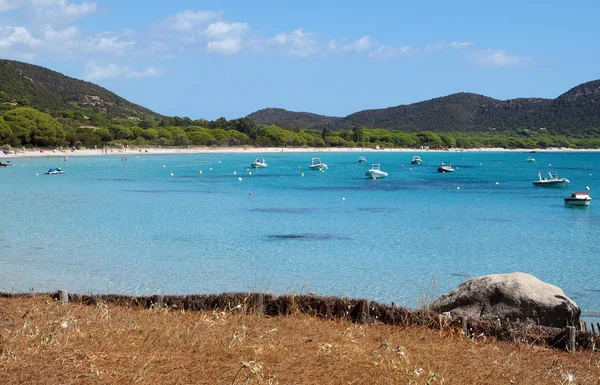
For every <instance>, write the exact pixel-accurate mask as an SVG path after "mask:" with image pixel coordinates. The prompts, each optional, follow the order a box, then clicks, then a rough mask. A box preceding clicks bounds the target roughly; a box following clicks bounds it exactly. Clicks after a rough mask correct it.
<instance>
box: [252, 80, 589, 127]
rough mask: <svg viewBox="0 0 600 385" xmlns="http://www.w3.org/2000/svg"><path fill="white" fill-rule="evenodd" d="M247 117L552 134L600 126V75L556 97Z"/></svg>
mask: <svg viewBox="0 0 600 385" xmlns="http://www.w3.org/2000/svg"><path fill="white" fill-rule="evenodd" d="M248 118H250V119H252V120H254V121H255V122H256V123H259V124H276V125H278V126H281V127H299V128H313V129H323V128H325V127H328V128H330V129H332V130H339V129H350V128H352V127H354V126H355V125H361V126H364V127H366V128H386V129H391V130H401V131H405V132H419V131H425V130H430V131H435V132H449V131H488V130H492V129H497V130H504V129H518V128H536V129H537V128H541V127H544V128H547V129H550V130H552V131H553V132H555V133H569V132H581V131H584V130H586V129H589V128H593V127H600V80H595V81H591V82H588V83H584V84H581V85H579V86H577V87H575V88H572V89H571V90H569V91H567V92H566V93H564V94H562V95H560V96H559V97H558V98H556V99H541V98H519V99H510V100H497V99H493V98H490V97H487V96H483V95H477V94H471V93H457V94H452V95H448V96H444V97H440V98H435V99H431V100H427V101H423V102H419V103H414V104H408V105H401V106H397V107H389V108H382V109H374V110H364V111H359V112H356V113H354V114H351V115H348V116H346V117H343V118H338V117H329V116H323V115H316V114H311V113H307V112H292V111H287V110H284V109H279V108H267V109H264V110H259V111H256V112H254V113H252V114H250V115H248Z"/></svg>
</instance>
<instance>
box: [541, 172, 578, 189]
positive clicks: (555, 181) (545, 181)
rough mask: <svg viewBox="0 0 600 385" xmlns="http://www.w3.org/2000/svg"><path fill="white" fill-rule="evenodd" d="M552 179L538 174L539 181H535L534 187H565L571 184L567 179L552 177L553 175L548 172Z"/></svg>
mask: <svg viewBox="0 0 600 385" xmlns="http://www.w3.org/2000/svg"><path fill="white" fill-rule="evenodd" d="M548 175H549V176H550V178H542V173H541V172H538V178H539V179H538V180H534V181H533V185H534V186H542V187H563V186H565V185H567V184H569V183H571V182H570V181H569V180H568V179H567V178H559V177H558V175H552V173H550V172H548Z"/></svg>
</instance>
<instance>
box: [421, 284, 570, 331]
mask: <svg viewBox="0 0 600 385" xmlns="http://www.w3.org/2000/svg"><path fill="white" fill-rule="evenodd" d="M431 307H432V309H433V310H434V311H436V312H440V313H443V312H450V313H451V314H452V316H454V317H467V318H471V319H476V320H482V319H492V320H496V319H498V318H500V319H502V320H504V319H506V318H508V319H510V320H511V321H514V320H516V319H517V318H519V319H520V320H525V319H526V318H530V319H532V320H536V319H539V321H540V325H543V326H555V327H564V326H565V325H566V324H567V322H568V323H569V324H570V325H573V324H576V323H578V322H579V316H580V315H581V310H580V309H579V307H578V306H577V304H576V303H575V302H573V300H571V299H570V298H569V297H567V296H566V295H565V293H564V292H563V291H562V289H560V288H559V287H557V286H554V285H551V284H548V283H545V282H543V281H541V280H539V279H537V278H536V277H534V276H533V275H531V274H526V273H520V272H515V273H509V274H493V275H485V276H482V277H476V278H473V279H471V280H469V281H465V282H463V283H461V284H460V285H459V286H458V287H457V288H456V289H454V290H452V291H450V292H448V293H446V294H444V295H442V296H441V297H440V298H438V299H437V300H435V301H434V302H433V304H432V305H431Z"/></svg>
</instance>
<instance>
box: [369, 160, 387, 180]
mask: <svg viewBox="0 0 600 385" xmlns="http://www.w3.org/2000/svg"><path fill="white" fill-rule="evenodd" d="M365 175H366V176H367V178H369V179H380V178H385V177H386V176H388V173H387V172H385V171H381V164H380V163H376V164H372V165H371V169H370V170H369V171H367V172H365Z"/></svg>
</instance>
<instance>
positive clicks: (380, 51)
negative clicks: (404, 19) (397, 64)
mask: <svg viewBox="0 0 600 385" xmlns="http://www.w3.org/2000/svg"><path fill="white" fill-rule="evenodd" d="M416 52H417V50H416V49H415V48H413V47H411V46H409V45H405V46H402V47H390V46H387V45H381V46H379V47H377V48H376V49H374V50H372V51H371V52H369V56H371V57H378V58H396V57H402V56H411V55H414V54H415V53H416Z"/></svg>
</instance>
